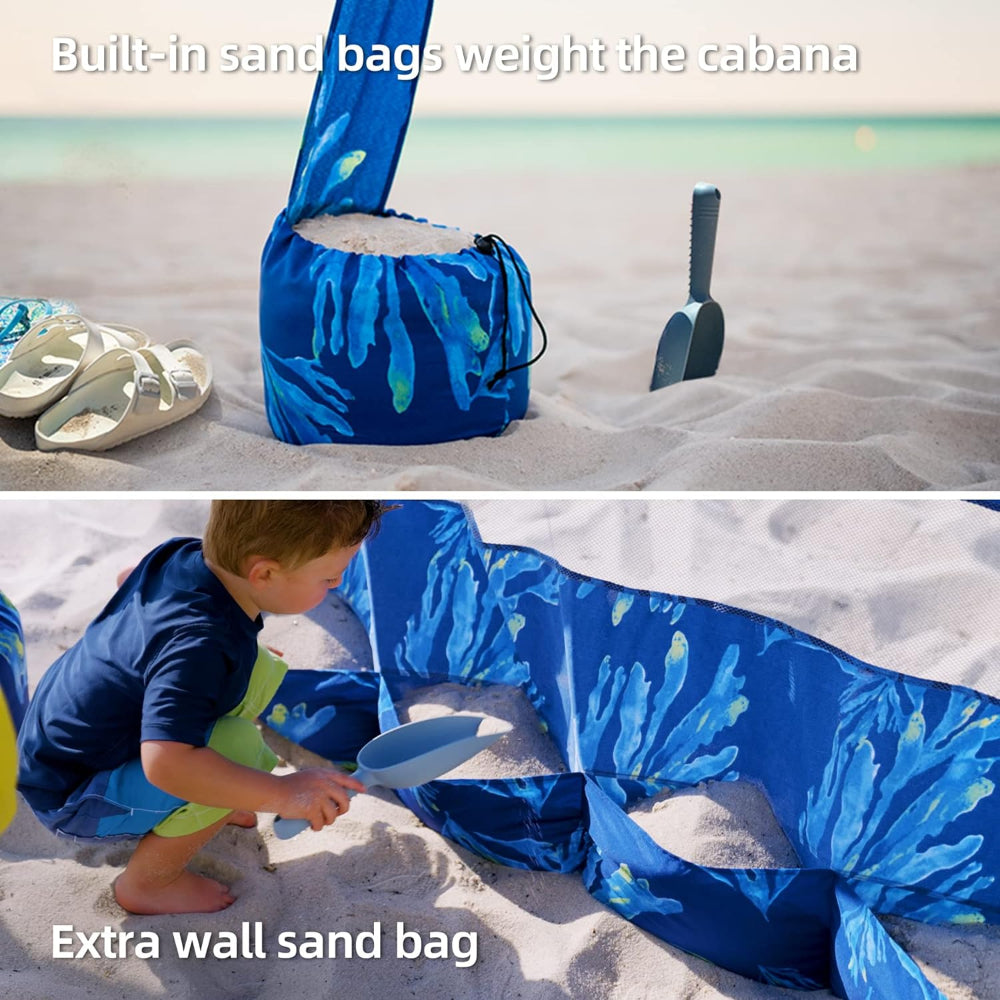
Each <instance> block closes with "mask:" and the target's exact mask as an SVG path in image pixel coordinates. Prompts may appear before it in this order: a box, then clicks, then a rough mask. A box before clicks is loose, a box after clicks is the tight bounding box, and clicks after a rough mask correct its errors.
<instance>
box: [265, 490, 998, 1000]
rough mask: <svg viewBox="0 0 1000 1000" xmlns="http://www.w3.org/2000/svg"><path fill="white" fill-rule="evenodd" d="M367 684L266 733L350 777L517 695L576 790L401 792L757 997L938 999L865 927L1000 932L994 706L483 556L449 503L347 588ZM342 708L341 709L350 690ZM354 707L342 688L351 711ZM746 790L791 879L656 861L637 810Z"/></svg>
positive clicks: (320, 682) (557, 778) (288, 698)
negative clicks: (468, 700)
mask: <svg viewBox="0 0 1000 1000" xmlns="http://www.w3.org/2000/svg"><path fill="white" fill-rule="evenodd" d="M342 592H343V595H344V596H345V598H346V599H347V600H348V601H349V602H350V603H351V605H352V607H353V608H354V610H355V611H356V613H357V614H358V616H359V618H360V619H361V620H362V622H364V623H365V624H366V625H367V626H368V629H369V635H370V638H371V642H372V649H373V655H374V662H375V665H376V668H377V673H360V674H359V673H354V672H343V671H290V672H289V679H288V681H287V682H286V685H285V686H283V687H282V689H281V690H279V692H278V695H277V696H276V699H275V702H274V703H273V704H272V706H271V709H270V714H269V717H268V722H269V723H270V724H272V725H274V726H275V727H276V728H277V729H279V731H282V732H283V733H285V734H286V735H290V736H291V737H292V738H293V739H296V740H297V741H299V742H301V743H303V744H304V745H305V746H307V747H309V748H311V749H313V750H316V751H317V752H320V753H322V754H324V755H325V756H327V757H329V758H332V759H338V760H350V759H352V758H353V755H354V754H356V752H357V750H358V749H359V748H360V746H361V745H362V744H363V742H364V741H365V739H366V738H367V737H368V736H369V735H371V734H373V733H374V732H375V729H376V725H377V727H378V728H379V729H381V730H382V731H385V730H386V729H389V728H392V727H394V726H395V725H397V724H398V723H399V718H398V715H397V713H396V709H395V703H396V702H398V701H399V699H400V698H402V697H403V696H404V695H405V694H406V693H408V692H410V691H412V690H413V689H414V688H418V687H421V686H425V685H430V684H437V683H443V682H457V683H462V684H509V685H513V686H516V687H518V688H520V689H521V690H522V691H524V693H525V694H526V695H527V697H528V698H529V699H530V701H531V703H532V705H533V706H534V707H535V709H536V711H537V712H538V714H539V716H540V718H541V719H542V720H543V722H544V723H545V725H546V726H547V728H548V732H549V734H550V735H551V737H552V739H553V740H554V741H555V743H556V745H557V746H558V747H559V749H560V750H561V752H562V754H563V757H564V759H565V763H566V766H567V768H568V769H569V770H568V773H564V774H556V775H542V776H531V777H524V778H517V779H505V780H483V781H475V780H460V781H459V780H448V781H444V780H441V781H434V782H431V783H429V784H427V785H424V786H421V787H420V788H413V789H406V790H403V791H401V792H400V793H399V795H400V798H401V799H402V801H403V802H405V803H406V804H407V805H408V806H409V807H410V808H411V809H412V810H413V811H414V812H415V813H416V814H417V815H418V816H419V817H420V818H421V819H422V820H423V821H424V822H425V823H426V824H428V825H429V826H430V827H432V828H433V829H436V830H438V831H440V832H441V833H442V834H444V835H445V836H447V837H449V838H451V839H452V840H454V841H455V842H456V843H458V844H461V845H462V846H464V847H466V848H467V849H469V850H472V851H474V852H476V853H477V854H480V855H482V856H484V857H487V858H490V859H493V860H494V861H497V862H499V863H502V864H506V865H512V866H515V867H520V868H528V869H532V870H537V871H558V872H570V871H579V872H580V874H581V876H582V878H583V881H584V883H585V885H586V887H587V888H588V890H589V891H590V892H591V893H592V894H593V895H594V896H595V897H596V898H597V899H599V900H601V901H602V902H604V903H605V904H607V905H608V906H609V907H611V908H613V909H615V910H616V911H618V912H619V913H620V914H621V915H622V916H623V917H625V918H626V919H628V920H631V921H633V922H634V923H636V924H637V925H638V926H640V927H642V928H644V929H645V930H647V931H649V932H650V933H652V934H654V935H656V936H658V937H660V938H661V939H663V940H664V941H667V942H670V943H671V944H674V945H677V946H679V947H681V948H683V949H685V950H687V951H690V952H692V953H695V954H697V955H699V956H702V957H704V958H707V959H709V960H711V961H713V962H715V963H717V964H719V965H721V966H724V967H725V968H727V969H731V970H733V971H736V972H738V973H741V974H742V975H744V976H748V977H750V978H754V979H758V980H761V981H764V982H767V983H771V984H775V985H779V986H785V987H794V988H799V989H803V990H809V989H817V988H830V989H831V990H832V991H833V992H834V993H835V994H836V995H837V996H840V997H846V998H849V1000H861V998H882V997H893V998H901V1000H908V998H937V997H941V994H940V993H939V991H938V990H937V989H936V988H934V987H933V986H932V985H931V984H930V983H929V982H928V981H927V979H926V978H925V977H924V976H923V974H922V973H921V972H920V970H919V969H918V967H917V965H916V964H915V963H914V962H913V961H912V959H910V958H909V956H907V955H906V953H905V952H904V951H903V950H902V949H901V948H900V947H899V946H898V945H897V944H896V943H895V942H894V941H893V940H892V939H891V938H890V937H889V935H888V933H887V932H886V931H885V929H884V928H883V927H882V925H881V924H880V923H879V921H878V920H877V919H876V914H897V915H900V916H904V917H908V918H911V919H916V920H922V921H925V922H931V923H948V922H951V923H955V924H967V923H981V922H996V921H997V920H998V918H1000V885H998V880H997V874H998V872H1000V843H998V841H997V839H996V838H995V837H992V838H991V837H989V836H987V834H988V833H990V832H991V831H995V830H996V829H998V824H1000V797H998V796H997V795H996V794H995V790H996V784H997V781H998V777H1000V766H998V765H1000V702H998V701H997V700H995V699H992V698H990V697H988V696H986V695H983V694H980V693H978V692H976V691H973V690H971V689H968V688H963V687H957V686H949V685H946V684H942V683H939V682H930V681H925V680H920V679H917V678H914V677H908V676H905V675H901V674H898V673H894V672H892V671H889V670H885V669H882V668H880V667H877V666H873V665H870V664H866V663H863V662H861V661H859V660H857V659H855V658H854V657H851V656H850V655H848V654H847V653H845V652H843V651H842V650H839V649H837V648H835V647H833V646H831V645H829V644H828V643H825V642H822V641H820V640H819V639H816V638H814V637H812V636H809V635H807V634H805V633H803V632H799V631H797V630H795V629H793V628H790V627H789V626H787V625H784V624H782V623H781V622H778V621H775V620H773V619H769V618H765V617H763V616H760V615H756V614H753V613H750V612H747V611H742V610H739V609H736V608H732V607H727V606H724V605H720V604H714V603H711V602H708V601H704V600H696V599H691V598H686V597H681V596H676V595H671V594H665V593H657V592H650V591H641V590H635V589H631V588H628V587H626V586H621V585H618V584H612V583H609V582H606V581H603V580H599V579H594V578H590V577H586V576H581V575H579V574H575V573H572V572H570V571H568V570H566V569H564V568H563V567H562V566H560V565H559V564H558V563H557V562H555V561H554V560H553V559H551V558H550V557H548V556H546V555H544V554H543V553H540V552H538V551H536V550H534V549H529V548H520V547H516V546H498V545H489V544H484V542H483V541H482V539H481V538H480V537H479V535H478V532H477V530H476V526H475V524H474V523H473V522H472V521H471V520H470V518H469V517H468V516H467V514H466V512H465V511H464V509H463V508H461V507H460V506H458V505H456V504H451V503H437V502H434V503H431V502H410V503H406V504H404V505H403V509H402V510H401V511H399V512H395V513H393V514H392V516H390V517H387V518H386V519H385V520H384V522H383V525H382V528H381V531H380V533H379V535H378V536H377V537H376V538H375V539H374V540H370V541H368V542H366V543H365V546H364V548H363V550H362V554H361V556H360V557H359V558H358V559H357V560H355V562H354V563H353V564H352V566H351V568H350V569H349V571H348V574H347V577H346V578H345V581H344V583H343V585H342ZM341 690H343V691H344V692H345V694H344V696H343V697H342V696H341V693H340V692H341ZM348 693H349V694H348ZM738 779H739V780H746V781H750V782H753V783H754V784H755V785H756V786H757V787H758V788H760V789H762V790H763V792H764V793H765V794H766V796H767V798H768V800H769V801H770V803H771V806H772V808H773V810H774V813H775V816H776V818H777V819H778V821H779V823H780V824H781V826H782V828H783V829H784V831H785V833H786V835H787V836H788V838H789V840H790V842H791V843H792V845H793V847H794V848H795V850H796V851H797V853H798V856H799V858H800V860H801V864H802V867H800V868H788V869H741V868H734V869H723V868H710V867H705V866H701V865H697V864H694V863H691V862H690V861H688V860H686V859H684V858H681V857H678V856H676V855H674V854H671V853H670V852H669V851H666V850H664V849H663V848H661V847H660V846H658V845H657V844H656V843H655V841H654V840H653V839H652V838H651V837H649V836H648V835H647V834H646V833H645V832H644V831H643V830H641V829H640V828H639V826H638V825H637V824H636V823H635V822H634V821H633V820H632V819H631V817H630V816H629V815H628V811H627V810H628V808H629V807H630V806H631V805H633V804H635V803H637V802H639V801H641V800H642V799H644V798H646V797H649V796H652V795H655V794H657V793H659V792H660V791H662V790H664V789H678V788H684V787H689V786H693V785H696V784H698V783H699V782H702V781H707V780H719V781H733V780H738Z"/></svg>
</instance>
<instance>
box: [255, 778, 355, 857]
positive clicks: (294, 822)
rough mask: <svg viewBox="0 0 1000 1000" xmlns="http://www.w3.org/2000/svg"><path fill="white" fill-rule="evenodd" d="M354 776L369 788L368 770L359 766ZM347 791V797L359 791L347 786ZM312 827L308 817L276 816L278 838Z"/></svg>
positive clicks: (275, 831) (289, 836)
mask: <svg viewBox="0 0 1000 1000" xmlns="http://www.w3.org/2000/svg"><path fill="white" fill-rule="evenodd" d="M352 777H355V778H357V779H358V781H360V782H361V784H362V785H364V786H365V788H369V787H370V786H371V784H372V782H371V781H370V778H369V775H368V772H367V771H365V770H364V768H361V767H359V768H358V769H357V770H356V771H355V772H354V774H353V775H352ZM344 791H345V792H347V797H348V798H349V799H353V798H354V796H355V795H357V794H358V793H357V792H356V791H355V790H354V789H353V788H345V789H344ZM308 829H310V824H309V820H307V819H285V818H284V817H282V816H275V817H274V835H275V836H276V837H277V838H278V840H290V839H291V838H292V837H296V836H298V835H299V834H300V833H302V831H303V830H308Z"/></svg>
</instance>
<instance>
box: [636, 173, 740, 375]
mask: <svg viewBox="0 0 1000 1000" xmlns="http://www.w3.org/2000/svg"><path fill="white" fill-rule="evenodd" d="M721 199H722V195H721V194H720V193H719V189H718V188H717V187H715V185H714V184H698V185H697V186H696V187H695V189H694V197H693V198H692V202H691V281H690V294H689V296H688V301H687V305H686V306H685V307H684V308H683V309H682V310H680V312H676V313H674V315H673V316H671V317H670V320H669V322H668V323H667V325H666V327H664V330H663V333H662V334H661V335H660V344H659V346H658V347H657V349H656V364H655V366H654V368H653V380H652V382H651V384H650V386H649V388H650V391H653V390H654V389H662V388H663V386H665V385H673V384H674V383H675V382H680V381H681V380H683V379H693V378H707V377H708V376H710V375H714V374H715V372H716V369H717V368H718V367H719V358H721V357H722V342H723V335H724V333H725V321H724V319H723V315H722V309H721V307H720V306H719V303H718V302H715V301H713V299H712V296H711V295H710V294H709V286H710V285H711V283H712V262H713V260H714V258H715V233H716V229H717V228H718V223H719V202H720V201H721Z"/></svg>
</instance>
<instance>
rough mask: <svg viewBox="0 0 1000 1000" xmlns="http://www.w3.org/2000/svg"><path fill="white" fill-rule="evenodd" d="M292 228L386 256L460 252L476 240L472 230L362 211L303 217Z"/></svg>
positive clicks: (330, 243) (329, 243)
mask: <svg viewBox="0 0 1000 1000" xmlns="http://www.w3.org/2000/svg"><path fill="white" fill-rule="evenodd" d="M292 228H293V229H294V230H295V232H297V233H298V234H299V236H301V237H303V238H304V239H307V240H309V241H310V242H311V243H318V244H319V245H320V246H324V247H332V248H336V249H338V250H345V251H347V252H348V253H361V254H381V255H382V256H385V257H404V256H412V255H422V256H426V255H433V254H449V253H458V252H459V251H460V250H465V249H466V248H467V247H471V246H472V244H473V238H472V236H471V235H470V234H469V233H463V232H461V231H460V230H457V229H442V228H441V227H440V226H432V225H429V224H428V223H426V222H417V221H415V220H412V219H400V218H395V217H392V216H390V217H385V218H383V217H381V216H375V215H363V214H362V213H360V212H349V213H347V214H346V215H320V216H317V217H316V218H315V219H303V220H302V221H301V222H299V223H297V224H296V225H295V226H293V227H292Z"/></svg>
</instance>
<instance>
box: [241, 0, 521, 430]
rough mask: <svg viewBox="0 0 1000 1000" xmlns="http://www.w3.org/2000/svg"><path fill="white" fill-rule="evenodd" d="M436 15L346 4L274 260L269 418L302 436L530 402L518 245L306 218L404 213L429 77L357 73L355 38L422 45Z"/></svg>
mask: <svg viewBox="0 0 1000 1000" xmlns="http://www.w3.org/2000/svg"><path fill="white" fill-rule="evenodd" d="M431 11H432V3H431V0H340V2H339V3H338V4H337V7H336V9H335V11H334V15H333V21H332V24H331V26H330V31H329V34H328V36H327V44H326V50H325V54H324V69H323V72H322V73H321V74H320V76H319V79H318V80H317V84H316V90H315V94H314V96H313V102H312V107H311V109H310V112H309V117H308V120H307V123H306V128H305V135H304V138H303V143H302V149H301V151H300V153H299V159H298V164H297V166H296V169H295V175H294V180H293V182H292V188H291V192H290V194H289V200H288V205H287V207H286V208H285V209H284V211H282V212H281V214H280V215H279V216H278V218H277V220H276V221H275V224H274V227H273V229H272V231H271V235H270V237H269V239H268V241H267V244H266V246H265V247H264V254H263V260H262V264H261V289H260V332H261V358H262V365H263V372H264V395H265V403H266V408H267V415H268V420H269V422H270V424H271V428H272V430H273V431H274V433H275V434H276V435H277V436H278V437H279V438H281V439H282V440H284V441H289V442H291V443H293V444H311V443H322V442H342V443H355V444H419V443H424V442H430V441H446V440H452V439H456V438H463V437H473V436H476V435H490V434H498V433H500V432H501V431H502V430H503V429H504V428H505V427H506V426H507V425H508V424H509V423H510V422H511V421H512V420H517V419H519V418H521V417H523V416H524V413H525V411H526V409H527V404H528V373H527V370H526V369H522V370H520V371H516V372H512V373H508V374H501V373H502V372H504V371H505V370H506V369H509V368H516V367H517V366H518V365H522V364H524V363H526V362H527V360H528V358H529V356H530V352H531V314H530V309H529V306H528V298H527V294H526V292H525V289H522V287H521V283H520V280H519V279H518V276H517V273H516V272H517V268H518V267H519V268H520V269H521V271H522V272H523V274H524V275H525V283H526V284H527V283H528V279H527V268H526V267H525V266H524V262H523V261H522V260H521V259H520V257H518V256H517V255H516V252H515V253H514V254H513V255H512V257H502V256H501V255H500V254H499V253H494V254H485V253H481V252H480V251H478V250H475V249H467V250H463V251H462V252H460V253H455V254H441V255H411V256H402V257H389V256H381V255H376V254H354V253H348V252H345V251H341V250H337V249H329V248H325V247H322V246H319V245H317V244H314V243H311V242H310V241H308V240H306V239H304V238H302V237H301V236H299V235H298V234H297V233H296V232H295V231H294V228H293V227H294V226H295V224H296V223H297V222H299V221H301V220H303V219H306V218H312V217H314V216H317V215H321V214H332V215H338V214H342V213H346V212H362V213H367V214H371V215H383V214H393V213H390V212H387V211H386V199H387V197H388V193H389V188H390V187H391V185H392V180H393V176H394V174H395V170H396V164H397V162H398V159H399V153H400V150H401V148H402V144H403V140H404V138H405V135H406V129H407V125H408V123H409V118H410V111H411V108H412V104H413V97H414V93H415V90H416V85H417V79H416V78H414V79H412V80H406V79H401V76H405V75H406V74H399V73H396V72H393V71H385V72H382V71H370V70H361V71H356V72H351V71H341V70H340V68H339V47H340V44H341V42H340V39H341V38H343V39H344V40H345V44H349V45H352V46H357V47H358V50H357V51H359V52H362V53H364V54H365V55H370V54H372V53H375V52H377V51H380V50H378V49H377V48H376V47H378V46H381V47H384V49H385V50H387V51H389V52H392V51H394V50H396V49H397V48H398V47H399V46H421V47H422V46H423V43H424V41H425V38H426V34H427V27H428V24H429V22H430V17H431ZM352 58H356V57H355V56H352ZM351 65H353V63H351ZM406 217H407V218H410V217H409V216H406ZM421 221H422V220H421ZM515 262H516V263H515ZM529 287H530V286H529ZM505 362H506V363H505ZM498 375H500V377H499V378H498V377H497V376H498Z"/></svg>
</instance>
